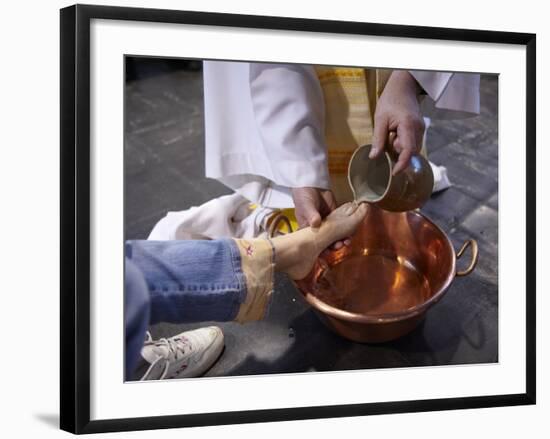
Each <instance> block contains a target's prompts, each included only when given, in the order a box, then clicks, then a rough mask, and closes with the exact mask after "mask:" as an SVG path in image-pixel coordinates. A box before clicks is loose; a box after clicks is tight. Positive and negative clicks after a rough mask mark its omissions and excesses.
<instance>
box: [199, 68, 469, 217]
mask: <svg viewBox="0 0 550 439" xmlns="http://www.w3.org/2000/svg"><path fill="white" fill-rule="evenodd" d="M410 73H411V74H412V75H413V76H414V77H415V79H416V80H417V81H418V82H419V84H420V85H421V86H422V88H423V89H424V90H425V91H426V93H427V97H426V99H425V100H424V103H423V106H424V108H425V109H426V110H427V111H429V109H430V108H432V109H433V108H438V109H442V110H450V111H449V113H448V115H449V116H451V117H453V116H454V117H459V116H461V115H464V114H468V113H469V114H471V113H479V75H476V74H459V73H442V72H424V71H422V72H421V71H411V72H410ZM204 106H205V136H206V176H207V177H209V178H215V179H217V180H219V181H221V182H222V183H224V184H225V185H226V186H228V187H230V188H231V189H233V190H234V191H235V192H237V193H238V194H240V195H242V196H243V197H245V198H246V199H248V200H250V201H252V202H254V203H258V204H260V205H262V206H265V207H272V208H288V207H293V202H292V197H291V194H290V188H293V187H305V186H311V187H319V188H327V189H328V188H329V186H330V185H329V175H328V168H327V148H326V144H325V140H324V101H323V92H322V90H321V86H320V83H319V80H318V79H317V75H316V73H315V70H314V68H313V66H309V65H296V64H269V63H244V62H227V61H205V62H204Z"/></svg>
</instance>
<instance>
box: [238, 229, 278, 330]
mask: <svg viewBox="0 0 550 439" xmlns="http://www.w3.org/2000/svg"><path fill="white" fill-rule="evenodd" d="M234 241H235V243H236V244H237V248H238V249H239V253H240V255H241V269H242V272H243V273H244V276H245V279H246V297H245V300H244V302H242V303H241V305H240V307H239V310H238V312H237V317H236V318H235V321H237V322H239V323H245V322H250V321H254V320H261V319H263V318H264V316H265V314H266V311H267V308H268V305H269V302H270V299H271V295H272V293H273V275H274V267H275V264H274V260H273V258H274V250H273V247H272V245H271V243H270V242H269V241H268V240H266V239H235V240H234Z"/></svg>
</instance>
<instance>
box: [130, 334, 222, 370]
mask: <svg viewBox="0 0 550 439" xmlns="http://www.w3.org/2000/svg"><path fill="white" fill-rule="evenodd" d="M223 345H224V342H223V333H222V330H221V329H220V328H218V327H217V326H209V327H207V328H199V329H195V330H193V331H186V332H182V333H181V334H178V335H176V336H174V337H170V338H161V339H160V340H153V339H152V338H151V334H150V333H149V332H147V339H146V340H145V345H144V346H143V349H142V350H141V356H142V357H143V358H144V359H145V361H147V362H148V363H150V366H149V368H148V369H147V371H146V372H145V374H144V375H143V376H142V377H141V379H140V380H141V381H145V380H164V379H169V378H192V377H197V376H200V375H202V374H203V373H205V372H206V371H207V370H208V369H209V368H210V367H211V366H212V365H213V364H214V362H215V361H216V360H217V359H218V357H219V356H220V354H221V352H222V350H223Z"/></svg>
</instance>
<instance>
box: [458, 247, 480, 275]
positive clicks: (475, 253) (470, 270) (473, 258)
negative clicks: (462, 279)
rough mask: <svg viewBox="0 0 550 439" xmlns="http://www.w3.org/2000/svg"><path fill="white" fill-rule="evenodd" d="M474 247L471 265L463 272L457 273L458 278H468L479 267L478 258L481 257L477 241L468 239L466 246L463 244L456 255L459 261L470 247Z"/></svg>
mask: <svg viewBox="0 0 550 439" xmlns="http://www.w3.org/2000/svg"><path fill="white" fill-rule="evenodd" d="M470 246H471V247H472V260H471V261H470V265H468V268H466V269H465V270H462V271H457V272H456V275H457V276H466V275H468V274H470V273H471V272H472V271H474V268H476V265H477V258H478V256H479V252H478V248H477V241H476V240H475V239H468V241H466V242H465V243H464V244H462V247H461V248H460V250H459V251H458V253H457V254H456V259H457V261H458V260H459V259H460V257H461V256H462V255H463V253H464V251H465V250H466V249H467V248H468V247H470Z"/></svg>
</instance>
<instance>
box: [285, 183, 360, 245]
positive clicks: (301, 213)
mask: <svg viewBox="0 0 550 439" xmlns="http://www.w3.org/2000/svg"><path fill="white" fill-rule="evenodd" d="M292 199H293V200H294V208H295V212H296V219H297V220H298V225H299V226H300V227H308V226H311V227H319V226H320V225H321V222H322V221H323V218H324V217H326V216H327V215H328V214H329V213H330V212H332V211H333V210H334V209H336V207H337V206H336V199H335V198H334V194H333V193H332V191H330V190H328V189H319V188H315V187H298V188H293V189H292ZM350 244H351V241H350V239H344V240H343V241H337V242H335V243H334V244H333V245H332V249H333V250H338V249H339V248H341V247H342V246H343V245H350Z"/></svg>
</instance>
